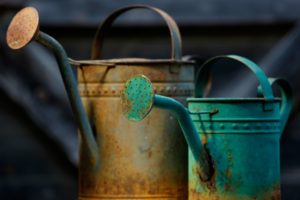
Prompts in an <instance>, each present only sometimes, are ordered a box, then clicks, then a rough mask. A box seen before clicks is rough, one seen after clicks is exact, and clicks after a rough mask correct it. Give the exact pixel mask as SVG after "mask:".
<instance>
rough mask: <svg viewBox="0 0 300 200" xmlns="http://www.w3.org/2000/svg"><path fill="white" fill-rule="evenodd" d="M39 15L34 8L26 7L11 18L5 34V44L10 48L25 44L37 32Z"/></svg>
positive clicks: (20, 46) (18, 47)
mask: <svg viewBox="0 0 300 200" xmlns="http://www.w3.org/2000/svg"><path fill="white" fill-rule="evenodd" d="M38 27H39V15H38V12H37V10H36V9H35V8H33V7H26V8H24V9H22V10H21V11H19V12H18V13H17V14H16V15H15V16H14V18H13V19H12V21H11V23H10V25H9V27H8V30H7V35H6V40H7V44H8V46H9V47H10V48H12V49H20V48H22V47H24V46H26V45H27V44H28V43H29V42H30V41H31V40H32V39H33V38H34V36H35V35H36V34H37V32H38Z"/></svg>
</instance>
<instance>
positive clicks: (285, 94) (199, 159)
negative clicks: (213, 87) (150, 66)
mask: <svg viewBox="0 0 300 200" xmlns="http://www.w3.org/2000/svg"><path fill="white" fill-rule="evenodd" d="M219 60H232V61H235V62H239V63H241V64H243V65H244V66H246V67H247V68H249V69H250V70H251V71H252V72H253V73H254V74H255V76H256V77H257V78H258V80H259V82H260V87H259V90H258V94H260V95H262V96H261V97H257V98H203V91H204V88H205V83H206V80H207V74H208V73H209V69H210V67H212V66H213V65H214V64H215V63H216V62H218V61H219ZM134 79H136V78H134ZM134 79H132V80H134ZM196 80H197V82H196V90H195V97H193V98H188V99H187V102H188V109H186V108H184V107H183V106H182V105H181V104H180V103H178V102H177V101H175V100H173V99H171V98H168V97H163V96H159V95H155V96H154V101H153V106H156V107H159V108H163V109H167V110H170V111H172V113H174V114H175V116H176V117H177V119H178V120H179V122H180V126H181V128H182V129H183V130H184V131H183V132H184V134H185V138H186V140H187V143H188V145H189V147H190V150H189V199H190V200H196V199H280V156H279V149H280V144H279V141H280V136H281V133H282V131H283V128H284V126H285V124H286V121H287V119H288V116H289V113H290V110H291V105H292V93H291V89H290V87H289V84H288V83H287V82H286V81H284V80H282V79H269V80H268V78H267V77H266V75H265V74H264V72H263V71H262V70H261V69H260V68H259V67H258V66H257V65H256V64H255V63H254V62H252V61H250V60H248V59H246V58H244V57H240V56H236V55H227V56H217V57H214V58H212V59H210V60H208V61H207V62H205V63H204V64H203V66H202V67H201V70H200V71H199V73H198V74H197V79H196ZM147 82H149V81H148V80H147ZM132 84H133V87H132V89H135V87H134V82H133V83H132ZM147 84H149V83H147ZM272 84H278V86H279V87H280V89H281V92H282V98H281V99H280V98H275V97H274V96H273V92H272V88H271V85H272ZM128 90H130V88H128V87H127V88H126V90H125V91H124V92H126V93H130V91H128ZM135 92H138V91H135ZM141 98H142V97H141ZM151 106H152V105H151ZM147 114H148V113H144V116H143V118H144V117H145V116H146V115H147ZM200 141H201V142H200ZM210 159H211V160H210ZM199 165H202V166H199ZM211 172H212V173H211ZM206 178H207V179H208V180H206Z"/></svg>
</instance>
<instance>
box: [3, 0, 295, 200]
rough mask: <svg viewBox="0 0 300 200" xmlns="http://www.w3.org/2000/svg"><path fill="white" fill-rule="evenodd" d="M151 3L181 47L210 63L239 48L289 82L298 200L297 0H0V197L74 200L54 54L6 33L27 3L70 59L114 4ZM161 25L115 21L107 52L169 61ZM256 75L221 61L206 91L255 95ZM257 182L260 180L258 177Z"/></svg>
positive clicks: (290, 148)
mask: <svg viewBox="0 0 300 200" xmlns="http://www.w3.org/2000/svg"><path fill="white" fill-rule="evenodd" d="M132 3H147V4H151V5H153V6H157V7H159V8H161V9H164V10H165V11H167V12H168V13H169V14H170V15H171V16H173V17H174V19H175V20H176V21H177V22H178V25H179V27H180V30H181V34H182V39H183V53H184V54H185V55H187V54H198V55H199V56H200V58H201V59H203V60H205V59H207V58H209V57H212V56H214V55H218V54H240V55H242V56H246V57H248V58H250V59H252V60H254V61H256V62H257V63H259V64H260V65H261V67H262V68H263V69H264V70H265V72H266V73H267V75H268V76H273V77H277V76H280V77H284V78H286V79H288V80H289V81H290V82H291V84H292V86H293V89H294V92H295V94H296V101H295V105H294V109H293V113H292V115H291V118H290V120H289V123H288V126H287V128H286V131H285V132H284V134H283V137H282V140H281V167H282V168H281V173H282V177H281V183H282V197H283V199H288V200H293V199H295V200H299V199H300V192H299V189H300V159H299V156H298V152H299V150H300V133H298V132H300V115H299V103H298V102H299V91H300V78H298V77H299V75H300V73H299V72H300V56H299V55H300V24H299V23H298V21H299V18H300V15H299V10H300V1H298V0H243V1H234V0H201V1H197V0H185V1H172V0H164V1H159V0H152V1H146V0H144V1H132V0H122V1H121V0H118V1H112V0H101V1H100V0H85V1H82V0H43V1H41V0H1V1H0V23H1V25H0V96H1V100H0V199H23V200H36V199H43V200H52V199H53V200H54V199H55V200H60V199H61V200H68V199H76V198H77V170H78V153H77V152H78V141H77V132H76V125H75V123H74V121H73V116H72V113H71V110H70V106H69V102H68V99H67V97H66V93H65V90H64V86H63V83H62V80H61V77H60V74H59V71H58V68H57V65H56V62H55V60H54V58H53V56H52V55H51V54H49V52H48V51H47V50H46V49H45V48H43V47H41V46H40V45H38V44H37V43H32V44H30V45H29V46H27V47H26V48H25V49H22V50H18V51H12V50H10V49H9V48H8V47H7V45H6V42H5V32H6V28H7V25H8V23H9V21H10V20H11V18H12V16H13V15H14V14H15V13H16V12H17V11H18V10H20V9H21V8H23V7H25V6H34V7H36V8H37V9H38V11H39V13H40V22H41V30H43V31H44V32H46V33H48V34H50V35H52V36H53V37H55V38H56V39H57V40H58V41H60V42H61V43H62V45H63V46H64V48H65V49H66V51H67V53H68V55H69V57H71V58H74V59H89V57H90V48H91V43H92V39H93V36H94V34H95V32H96V29H97V26H98V25H99V24H100V23H101V22H102V21H103V20H104V18H105V17H106V16H108V15H109V14H110V13H111V12H112V11H113V10H115V9H117V8H119V7H121V6H125V5H128V4H132ZM169 41H170V36H169V35H168V30H167V28H166V25H165V24H164V22H163V21H162V20H161V19H160V18H159V17H157V16H156V15H154V14H152V13H151V12H149V11H146V10H137V11H132V12H129V13H128V14H125V15H124V16H122V17H121V19H120V20H118V21H117V23H115V25H114V28H113V29H112V30H111V31H110V32H109V35H108V37H107V38H106V40H105V45H104V58H118V57H146V58H168V57H169V55H170V44H169ZM256 87H257V82H256V81H255V79H254V77H253V76H252V75H251V74H250V73H249V72H248V71H247V70H245V71H244V70H243V69H242V68H241V67H237V66H219V67H215V71H214V72H213V88H212V92H211V94H210V96H219V97H220V96H223V97H233V96H236V97H240V96H255V95H256V94H255V89H256ZM257 181H258V182H259V180H257Z"/></svg>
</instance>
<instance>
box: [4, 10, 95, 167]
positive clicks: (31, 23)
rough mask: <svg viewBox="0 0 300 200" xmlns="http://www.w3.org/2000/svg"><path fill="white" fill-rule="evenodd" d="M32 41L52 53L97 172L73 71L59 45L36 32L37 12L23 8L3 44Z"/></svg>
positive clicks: (19, 44) (16, 45)
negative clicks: (5, 42)
mask: <svg viewBox="0 0 300 200" xmlns="http://www.w3.org/2000/svg"><path fill="white" fill-rule="evenodd" d="M32 40H36V41H37V42H39V43H40V44H42V45H44V46H45V47H47V48H48V49H50V50H52V52H53V53H54V55H55V58H56V60H57V62H58V66H59V69H60V72H61V75H62V78H63V81H64V84H65V88H66V90H67V94H68V97H69V100H70V103H71V106H72V109H73V112H74V115H75V119H76V122H77V124H78V125H79V129H80V134H81V139H82V142H83V143H84V144H86V145H87V147H88V151H87V153H88V154H89V156H90V161H91V164H93V165H94V166H95V169H97V168H98V167H99V156H98V146H97V143H96V140H95V138H94V136H93V131H92V128H91V126H90V123H89V120H88V117H87V115H86V113H85V110H84V108H83V105H82V102H81V99H80V96H79V92H78V89H77V82H76V79H75V76H74V74H73V71H72V67H71V65H70V64H69V62H68V57H67V54H66V52H65V50H64V49H63V47H62V46H61V45H60V44H59V42H57V41H56V40H55V39H54V38H52V37H51V36H49V35H47V34H46V33H43V32H41V31H39V15H38V12H37V10H36V9H35V8H33V7H26V8H24V9H22V10H21V11H19V12H18V13H17V14H16V15H15V16H14V18H13V19H12V21H11V23H10V25H9V27H8V30H7V33H6V41H7V44H8V46H9V47H10V48H12V49H21V48H23V47H25V46H26V45H28V44H29V43H30V42H31V41H32Z"/></svg>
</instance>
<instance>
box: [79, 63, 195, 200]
mask: <svg viewBox="0 0 300 200" xmlns="http://www.w3.org/2000/svg"><path fill="white" fill-rule="evenodd" d="M169 67H170V66H169V64H160V65H158V66H156V67H153V66H152V65H149V66H147V65H145V64H144V65H131V66H128V65H116V66H115V67H103V66H102V67H101V66H83V67H78V68H77V69H78V73H77V74H78V83H79V85H78V87H79V91H80V94H81V96H82V100H83V102H84V105H85V108H86V110H87V112H88V115H89V117H90V121H91V122H92V123H93V124H94V130H95V131H96V134H97V136H96V138H97V140H98V145H99V147H100V149H99V154H100V163H102V164H101V167H100V169H99V171H98V172H96V174H93V173H91V167H90V166H89V165H87V164H86V161H85V160H86V159H88V157H86V155H85V153H84V152H83V151H84V150H85V146H83V145H81V151H82V152H81V153H80V157H81V158H80V160H81V162H80V163H81V170H80V198H81V199H82V200H83V199H84V200H86V199H93V198H95V199H97V198H98V199H187V173H186V172H187V165H186V163H187V147H186V142H185V141H184V138H183V136H182V133H181V131H180V127H179V125H178V123H177V121H176V120H175V119H174V118H173V116H172V115H171V114H170V113H168V112H158V111H152V112H151V114H149V116H147V117H146V118H145V119H144V120H143V122H141V123H133V122H129V121H128V120H127V119H126V118H125V117H124V115H123V114H122V112H121V110H122V109H121V107H122V105H121V103H120V98H119V97H120V94H121V91H122V89H123V87H124V83H125V81H126V79H127V77H132V76H134V75H137V74H140V73H141V72H143V74H145V75H147V76H148V77H149V78H150V79H151V80H154V84H153V86H154V88H155V91H156V92H157V93H159V94H165V95H169V96H173V97H174V98H176V99H178V100H180V101H181V102H184V100H185V98H186V97H188V96H191V95H192V92H193V88H194V86H193V73H194V71H193V70H194V69H193V65H182V66H181V67H180V71H179V72H178V73H170V71H169V69H170V68H169ZM150 124H151V126H150Z"/></svg>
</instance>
